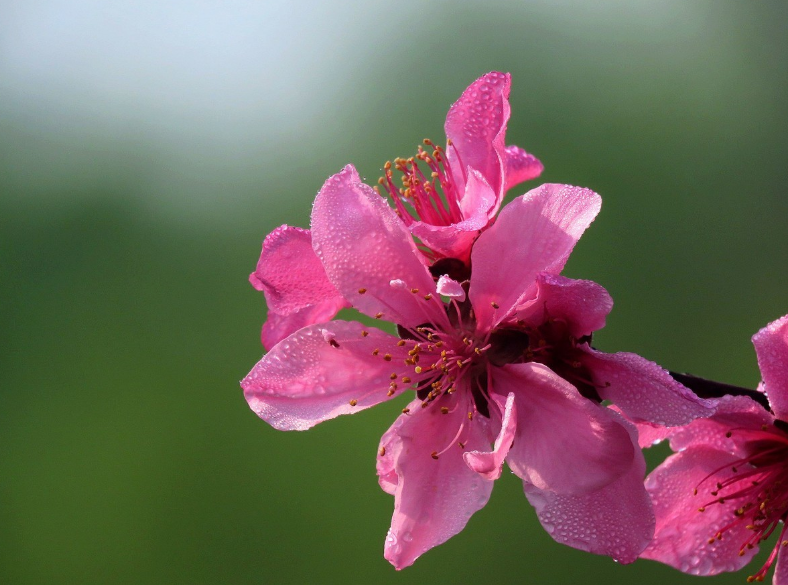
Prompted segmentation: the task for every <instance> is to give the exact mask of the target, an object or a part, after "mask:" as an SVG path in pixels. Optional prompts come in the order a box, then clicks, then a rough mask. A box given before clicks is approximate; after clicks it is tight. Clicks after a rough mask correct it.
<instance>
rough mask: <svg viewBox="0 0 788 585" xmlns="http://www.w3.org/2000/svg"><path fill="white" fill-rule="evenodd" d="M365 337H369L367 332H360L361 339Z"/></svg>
mask: <svg viewBox="0 0 788 585" xmlns="http://www.w3.org/2000/svg"><path fill="white" fill-rule="evenodd" d="M367 335H369V331H362V332H361V337H366V336H367Z"/></svg>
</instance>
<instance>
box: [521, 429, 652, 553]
mask: <svg viewBox="0 0 788 585" xmlns="http://www.w3.org/2000/svg"><path fill="white" fill-rule="evenodd" d="M622 424H626V423H623V421H622ZM630 438H631V441H632V442H633V443H634V441H635V439H636V433H635V430H634V429H631V434H630ZM645 472H646V462H645V460H644V459H643V454H642V453H640V452H637V453H636V454H635V457H634V458H633V460H632V465H631V466H630V468H629V470H628V471H627V472H626V473H624V474H623V475H622V476H621V477H619V478H618V479H617V480H616V481H614V482H613V483H611V484H608V485H607V486H605V487H603V488H601V489H599V490H597V491H593V492H590V493H587V494H579V495H560V494H555V493H553V492H550V491H546V490H540V489H539V488H537V487H535V486H532V485H529V484H528V483H527V482H524V489H525V495H526V497H527V498H528V501H529V502H530V503H531V505H532V506H533V507H534V508H535V509H536V513H537V515H538V516H539V521H540V522H541V523H542V526H544V528H545V530H547V532H548V533H549V534H550V536H552V537H553V539H554V540H555V541H556V542H560V543H561V544H566V545H568V546H571V547H573V548H577V549H580V550H584V551H587V552H590V553H594V554H598V555H607V556H611V557H613V558H614V559H615V560H617V561H618V562H619V563H631V562H633V561H634V560H635V559H636V558H637V557H638V555H639V554H640V553H641V552H642V551H643V549H644V548H646V546H648V544H649V542H651V538H652V537H653V535H654V513H653V512H652V510H651V501H650V499H649V496H648V494H647V493H646V490H645V489H644V487H643V476H644V475H645Z"/></svg>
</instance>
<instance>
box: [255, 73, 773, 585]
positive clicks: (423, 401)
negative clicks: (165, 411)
mask: <svg viewBox="0 0 788 585" xmlns="http://www.w3.org/2000/svg"><path fill="white" fill-rule="evenodd" d="M509 88H510V77H509V75H508V74H501V73H490V74H488V75H485V76H483V77H481V78H480V79H478V80H477V81H476V82H474V83H473V84H472V85H471V86H470V87H468V89H467V90H466V91H465V92H464V93H463V95H462V96H461V97H460V99H459V100H458V101H457V102H455V103H454V104H453V105H452V107H451V108H450V110H449V113H448V115H447V118H446V124H445V130H446V146H445V147H443V146H439V145H437V144H436V143H434V142H432V141H430V140H425V141H424V146H423V147H419V148H418V150H417V153H416V154H415V155H414V156H413V157H411V158H408V159H396V160H395V161H394V162H393V163H390V162H388V163H386V164H385V165H384V167H383V170H384V176H383V177H381V179H380V180H379V185H377V186H375V187H374V188H373V187H370V186H368V185H366V184H364V183H363V182H362V181H361V179H360V178H359V176H358V173H357V172H356V170H355V169H354V168H353V167H352V166H347V167H345V168H344V169H343V170H342V171H340V172H339V173H337V174H336V175H334V176H332V177H330V178H329V179H328V180H327V181H326V182H325V184H324V185H323V187H322V188H321V189H320V192H319V193H318V195H317V198H316V199H315V203H314V207H313V210H312V217H311V226H310V229H309V230H307V229H301V228H295V227H290V226H286V225H285V226H281V227H280V228H277V229H276V230H274V231H273V232H272V233H271V234H269V235H268V236H267V237H266V238H265V241H264V242H263V250H262V254H261V256H260V260H259V262H258V264H257V269H256V270H255V272H254V273H253V274H252V275H251V276H250V281H251V283H252V284H253V286H254V287H255V288H257V289H258V290H261V291H262V292H263V293H264V295H265V298H266V302H267V305H268V316H267V320H266V322H265V324H264V326H263V331H262V342H263V345H264V346H265V347H266V349H267V350H268V353H267V354H266V355H265V356H264V357H263V359H262V360H261V361H260V362H259V363H258V364H257V365H255V367H254V368H253V369H252V371H251V372H250V373H249V374H248V375H247V377H246V378H244V380H243V381H242V383H241V385H242V387H243V389H244V393H245V396H246V399H247V401H248V403H249V405H250V407H251V408H252V410H253V411H254V412H255V413H256V414H257V415H258V416H259V417H260V418H262V419H263V420H265V421H266V422H268V423H269V424H270V425H272V426H273V427H274V428H277V429H281V430H305V429H308V428H311V427H312V426H314V425H316V424H317V423H320V422H322V421H325V420H327V419H330V418H334V417H336V416H338V415H341V414H352V413H355V412H358V411H360V410H363V409H365V408H368V407H370V406H374V405H376V404H378V403H381V402H384V401H387V400H390V399H393V398H396V397H397V396H399V395H400V394H403V393H407V394H409V395H410V396H411V397H412V400H411V401H410V403H409V404H408V405H407V406H406V407H405V408H403V410H402V414H401V415H400V416H398V417H397V419H396V420H395V421H394V424H393V425H392V426H391V427H390V428H389V429H388V430H387V431H386V432H385V433H384V434H383V437H382V438H381V441H380V444H379V446H378V451H377V474H378V479H379V483H380V486H381V488H382V489H383V490H385V491H386V492H387V493H389V494H391V495H393V496H394V514H393V517H392V521H391V527H390V529H389V532H388V535H387V537H386V539H385V545H384V555H385V557H386V558H387V559H388V560H389V561H390V562H391V563H392V564H393V565H394V566H395V567H396V568H398V569H400V568H403V567H406V566H408V565H410V564H412V563H413V562H414V561H415V560H416V559H417V558H418V557H419V556H420V555H421V554H423V553H424V552H426V551H427V550H429V549H430V548H432V547H434V546H436V545H438V544H440V543H442V542H444V541H446V540H447V539H448V538H450V537H451V536H453V535H454V534H456V533H458V532H459V531H460V530H462V529H463V527H464V526H465V525H466V523H467V522H468V519H469V518H470V517H471V515H472V514H473V513H475V512H476V511H477V510H479V509H481V508H482V507H483V506H484V505H485V504H486V503H487V501H488V499H489V497H490V493H491V491H492V486H493V482H494V480H495V479H497V478H498V477H500V475H501V473H502V468H503V464H504V462H505V463H506V464H507V465H508V467H509V469H510V470H511V471H512V472H513V473H514V474H515V475H517V476H518V477H519V478H520V479H521V480H522V482H523V488H524V491H525V496H526V498H527V499H528V501H529V502H530V503H531V504H532V505H533V506H534V507H535V509H536V511H537V514H538V517H539V519H540V521H541V523H542V525H543V526H544V528H545V529H546V530H547V531H548V532H549V534H550V535H551V536H552V537H553V538H554V539H555V540H556V541H558V542H560V543H563V544H567V545H569V546H572V547H575V548H579V549H582V550H586V551H589V552H592V553H596V554H602V555H609V556H611V557H613V558H614V559H616V560H617V561H619V562H623V563H627V562H632V561H634V560H635V559H636V558H638V557H639V556H642V557H646V558H652V559H657V560H661V561H663V562H666V563H668V564H671V565H673V566H676V567H677V568H679V569H681V570H684V571H687V572H691V573H696V574H712V573H715V572H719V571H722V570H734V569H738V568H739V567H740V566H741V565H743V564H744V563H745V562H747V561H748V560H749V559H750V558H751V557H752V555H753V554H754V551H755V550H756V549H757V544H758V542H760V541H761V540H762V539H764V538H766V537H768V536H769V535H770V534H771V533H772V532H774V531H775V530H776V529H777V528H778V527H779V526H781V521H782V520H783V518H784V516H785V515H786V513H788V423H783V422H782V421H781V418H784V416H783V415H784V414H788V334H787V333H786V331H788V321H785V320H784V321H781V322H778V323H776V324H773V325H772V326H770V327H769V328H767V329H766V330H764V331H763V332H761V333H760V334H759V335H758V336H756V348H757V349H758V355H759V361H760V364H761V368H762V371H763V378H764V387H763V388H761V390H763V391H765V392H766V393H767V394H768V397H769V401H770V404H771V409H772V410H771V411H770V410H768V406H769V403H767V402H765V400H761V402H760V403H759V402H758V401H757V399H758V398H759V396H763V395H762V394H761V395H758V396H755V399H753V398H752V397H751V395H755V394H756V393H755V392H754V391H751V392H749V393H748V392H747V391H741V392H738V393H731V395H725V396H722V397H714V398H712V397H709V396H705V397H700V396H699V395H698V394H696V393H694V392H693V391H692V390H690V389H689V388H688V387H687V386H685V385H684V384H682V383H680V382H679V381H677V380H676V379H675V378H674V377H673V376H672V375H671V374H670V373H669V372H667V371H666V370H664V369H663V368H661V367H660V366H658V365H656V364H654V363H653V362H650V361H648V360H646V359H644V358H642V357H640V356H637V355H635V354H631V353H615V354H606V353H602V352H600V351H597V350H596V349H594V348H593V347H592V345H591V341H592V335H593V333H594V332H595V331H597V330H598V329H600V328H602V327H603V326H604V324H605V319H606V316H607V314H608V313H609V312H610V310H611V308H612V299H611V298H610V296H609V295H608V293H607V291H606V290H605V289H604V288H603V287H601V286H600V285H598V284H596V283H594V282H591V281H588V280H574V279H570V278H567V277H565V276H562V275H561V271H562V269H563V266H564V264H565V263H566V261H567V258H568V257H569V254H570V253H571V251H572V249H573V247H574V245H575V243H576V242H577V240H578V239H579V238H580V236H581V235H582V233H583V232H584V231H585V229H586V228H587V227H588V226H589V225H590V224H591V222H592V221H593V220H594V218H595V216H596V214H597V213H598V211H599V209H600V205H601V200H600V197H599V196H598V195H597V194H596V193H594V192H592V191H590V190H588V189H584V188H580V187H573V186H569V185H558V184H547V185H542V186H540V187H536V188H535V189H532V190H530V191H528V192H527V193H525V194H524V195H522V196H520V197H517V198H516V199H514V200H513V201H512V202H511V203H509V204H508V205H507V206H505V207H504V208H503V209H500V208H501V204H502V201H503V198H504V196H505V194H506V192H507V191H508V190H509V189H511V188H512V187H515V186H516V185H519V184H521V183H522V182H524V181H528V180H532V179H534V178H536V177H538V176H539V175H540V174H541V171H542V164H541V163H540V162H539V161H538V160H537V159H536V158H535V157H534V156H533V155H531V154H528V153H527V152H525V151H524V150H523V149H521V148H519V147H517V146H507V145H506V143H505V133H506V126H507V122H508V120H509V113H510V110H509V101H508V96H509ZM346 308H352V309H355V310H356V311H358V312H360V313H362V314H363V315H366V316H367V317H368V318H370V319H368V320H367V321H366V323H374V324H377V322H383V321H385V322H388V323H391V324H393V325H394V326H395V327H396V334H392V333H387V332H385V331H384V330H383V328H380V327H377V326H375V325H369V324H363V323H361V322H354V321H341V320H332V319H333V318H334V317H335V316H336V315H337V313H338V312H339V311H340V310H342V309H346ZM390 330H391V331H393V329H390ZM684 381H685V383H687V382H686V380H684ZM689 385H690V386H692V384H689ZM734 394H737V395H734ZM781 394H784V398H781V397H780V396H781ZM664 438H669V440H670V444H671V446H672V447H673V448H674V449H675V450H677V451H679V453H677V454H676V455H673V456H672V457H670V458H669V459H668V460H667V461H666V462H665V463H664V464H663V465H661V466H660V467H659V468H658V469H657V470H655V471H654V472H653V473H652V474H651V475H650V476H649V477H648V478H647V480H646V482H645V484H644V476H645V470H646V466H645V461H644V458H643V455H642V452H641V446H643V445H650V444H652V443H653V442H654V441H656V440H661V439H664ZM783 478H785V480H786V483H785V487H782V486H783ZM693 494H697V495H693ZM693 498H694V499H693ZM698 501H700V502H701V503H700V504H698ZM699 508H700V509H701V510H704V511H703V512H698V509H699ZM600 511H603V513H602V514H600V513H599V512H600ZM780 542H788V541H784V540H783V537H782V535H781V537H780ZM778 550H780V549H779V547H778V548H775V552H774V553H773V554H772V556H771V557H770V558H769V560H768V561H767V563H766V566H765V567H764V569H762V570H761V571H760V572H758V573H757V574H756V575H755V578H762V577H763V574H764V572H765V571H766V569H767V568H768V567H769V566H770V565H771V564H772V562H773V561H774V559H775V558H776V557H777V554H778V552H777V551H778ZM783 571H786V572H788V569H783ZM777 573H778V575H779V574H780V564H779V563H778V568H777ZM777 581H778V582H779V579H777ZM785 583H786V584H788V578H786V579H785Z"/></svg>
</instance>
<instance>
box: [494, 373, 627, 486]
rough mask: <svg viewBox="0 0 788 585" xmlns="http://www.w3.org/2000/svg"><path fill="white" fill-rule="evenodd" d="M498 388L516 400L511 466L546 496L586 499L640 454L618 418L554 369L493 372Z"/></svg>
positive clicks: (497, 389)
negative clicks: (549, 491) (574, 495)
mask: <svg viewBox="0 0 788 585" xmlns="http://www.w3.org/2000/svg"><path fill="white" fill-rule="evenodd" d="M492 388H493V391H494V392H495V393H496V394H498V395H508V394H509V393H514V394H515V396H516V400H517V402H516V405H517V432H516V433H515V438H514V444H513V445H512V447H511V450H510V451H509V455H508V457H507V458H506V462H507V463H508V464H509V467H510V468H511V470H512V471H513V472H514V473H515V474H516V475H517V476H518V477H520V478H521V479H523V480H525V481H527V482H530V483H532V484H533V485H535V486H536V487H537V488H540V489H543V490H551V491H554V492H556V493H561V494H581V493H588V492H591V491H594V490H598V489H600V488H602V487H604V486H606V485H608V484H610V483H612V482H613V481H615V480H616V479H618V478H619V477H621V475H622V474H624V473H625V472H627V471H628V470H629V468H630V467H631V465H632V459H633V457H634V456H635V448H634V446H633V445H632V441H631V439H630V437H629V432H628V430H627V429H626V428H625V427H624V426H623V425H622V424H621V423H620V422H619V418H618V417H617V415H616V413H613V412H611V411H610V410H609V409H607V408H604V407H602V406H600V405H598V404H596V403H594V402H592V401H590V400H588V399H587V398H583V397H582V396H581V395H580V393H579V392H578V391H577V389H576V388H575V387H574V386H572V385H571V384H570V383H569V382H567V381H566V380H564V379H563V378H560V377H559V376H557V375H556V374H555V373H553V371H552V370H550V369H549V368H548V367H546V366H543V365H542V364H536V363H525V364H511V365H507V366H504V367H502V368H493V370H492Z"/></svg>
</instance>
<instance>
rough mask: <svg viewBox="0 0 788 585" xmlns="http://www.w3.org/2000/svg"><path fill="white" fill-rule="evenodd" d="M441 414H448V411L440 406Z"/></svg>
mask: <svg viewBox="0 0 788 585" xmlns="http://www.w3.org/2000/svg"><path fill="white" fill-rule="evenodd" d="M441 413H442V414H449V409H448V408H447V407H445V406H441Z"/></svg>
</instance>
